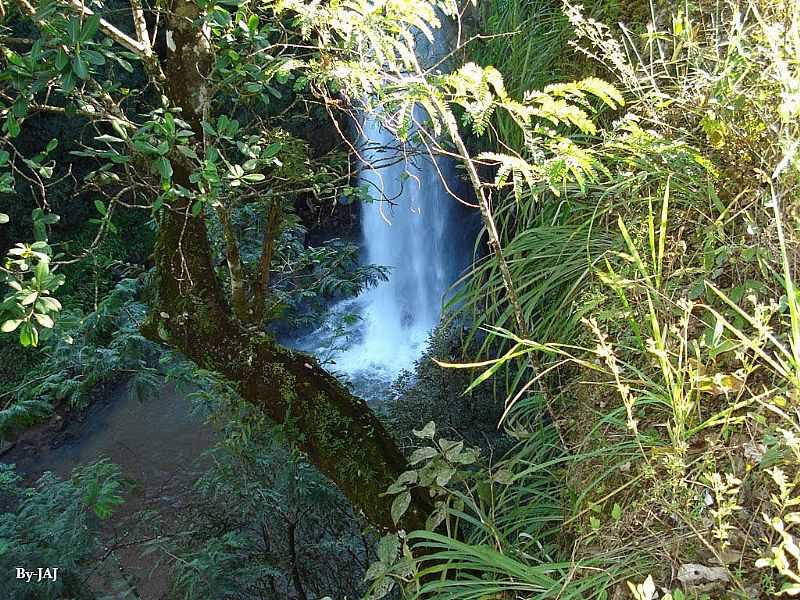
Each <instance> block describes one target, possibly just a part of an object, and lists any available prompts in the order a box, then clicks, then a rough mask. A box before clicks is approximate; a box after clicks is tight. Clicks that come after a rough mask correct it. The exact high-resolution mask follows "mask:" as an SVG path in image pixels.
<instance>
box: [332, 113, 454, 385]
mask: <svg viewBox="0 0 800 600" xmlns="http://www.w3.org/2000/svg"><path fill="white" fill-rule="evenodd" d="M363 137H364V139H363V140H362V144H361V147H362V153H361V154H362V158H363V159H364V160H365V162H366V165H365V166H364V168H363V169H362V171H361V175H360V183H361V184H362V185H364V184H366V185H367V189H368V191H369V194H370V196H371V197H372V198H374V199H375V201H374V202H371V203H366V204H364V205H363V206H362V211H361V231H362V235H363V240H364V262H366V263H369V264H374V265H382V266H385V267H389V269H390V272H389V280H388V281H387V282H385V283H381V284H379V285H378V286H377V287H375V288H373V289H371V290H369V291H367V292H366V293H364V294H363V295H362V296H361V298H360V301H361V305H362V307H361V318H362V329H361V336H360V339H359V340H358V341H357V342H356V343H355V344H354V345H352V346H351V347H350V348H348V349H347V350H345V351H344V352H342V353H341V354H340V356H339V357H338V359H337V361H336V362H337V365H338V368H339V369H340V370H342V371H344V372H346V373H349V374H353V375H355V374H358V373H363V372H364V371H370V372H373V375H381V376H382V377H381V378H383V379H386V378H387V377H390V376H393V375H396V374H397V373H399V372H400V371H401V370H402V369H410V368H411V367H413V364H414V361H415V360H416V359H417V358H418V357H419V355H420V354H421V352H422V350H423V344H424V343H425V341H426V339H427V337H428V335H429V334H430V332H431V330H432V329H433V328H434V327H435V326H436V324H437V323H438V321H439V316H440V310H441V305H442V299H443V298H444V295H445V293H446V292H447V288H448V287H449V286H450V285H451V284H452V283H453V281H455V279H456V276H457V264H458V262H459V260H458V257H457V256H454V254H456V246H457V245H458V244H457V243H456V240H457V239H458V236H457V235H454V233H453V232H454V229H455V227H457V222H456V221H457V218H456V209H457V204H456V202H457V201H456V199H455V198H453V196H452V195H451V194H449V193H448V191H447V189H446V188H445V183H444V182H443V181H442V178H444V180H445V181H447V180H449V186H450V189H451V190H452V189H453V187H452V186H453V185H454V183H455V176H454V175H455V174H454V172H453V165H452V162H451V161H450V160H446V159H438V160H437V161H436V163H434V161H433V160H432V159H431V158H430V157H429V156H425V155H424V153H423V154H422V155H419V154H418V155H417V156H415V157H414V158H413V159H406V158H405V157H404V155H403V153H402V149H401V148H400V147H399V145H398V143H397V141H396V140H395V139H394V137H393V135H392V133H391V132H389V131H387V130H386V129H384V128H383V127H381V126H380V124H378V123H376V122H375V121H372V120H367V121H366V123H364V126H363ZM373 166H375V168H373Z"/></svg>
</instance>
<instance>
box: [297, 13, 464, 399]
mask: <svg viewBox="0 0 800 600" xmlns="http://www.w3.org/2000/svg"><path fill="white" fill-rule="evenodd" d="M435 37H436V39H435V41H434V43H433V44H428V43H427V42H423V43H422V44H420V46H418V48H417V53H418V56H420V57H423V58H424V62H429V63H430V64H433V62H435V61H436V60H437V59H438V57H441V56H444V53H445V52H446V49H447V46H448V42H447V40H446V38H447V34H446V32H443V30H442V29H440V30H438V32H437V34H436V36H435ZM415 117H416V120H417V122H420V121H422V120H424V117H425V115H424V112H423V111H422V110H421V109H418V110H417V111H415ZM357 137H358V139H357V140H355V141H356V145H357V146H358V148H359V154H360V155H361V158H362V160H363V163H364V164H363V165H361V171H360V175H359V184H360V185H361V186H366V188H367V191H368V193H369V196H370V197H371V198H373V199H374V201H373V202H367V203H364V204H363V205H362V207H361V233H362V238H363V256H362V262H364V263H366V264H373V265H379V266H384V267H388V268H389V270H390V271H389V279H388V281H386V282H383V283H380V284H378V285H377V286H376V287H374V288H371V289H369V290H367V291H366V292H364V293H363V294H362V295H361V296H359V297H358V298H356V299H354V300H346V301H343V302H340V303H339V304H337V305H336V306H334V307H333V308H332V310H331V313H330V316H329V319H328V322H327V323H326V324H325V325H323V326H322V327H321V328H320V329H318V330H317V331H315V332H313V333H312V334H311V335H310V336H308V337H306V339H305V340H303V341H301V343H299V344H298V345H299V346H300V347H301V348H302V349H305V350H310V351H312V352H315V353H316V354H318V355H321V356H323V357H325V358H328V357H332V358H333V360H334V364H333V366H332V368H333V370H334V371H336V372H339V373H341V374H344V375H346V376H348V377H349V378H350V380H351V381H352V383H353V386H354V388H355V390H356V392H358V393H360V394H361V395H363V396H364V397H366V398H370V399H375V398H378V397H380V396H382V395H383V394H385V391H386V387H387V383H389V382H391V381H392V380H394V379H395V377H396V376H397V375H398V374H399V373H400V372H401V371H402V370H404V369H408V370H411V369H413V366H414V362H415V361H416V360H417V359H418V358H419V357H420V355H421V354H422V352H423V350H424V345H425V342H426V340H427V339H428V336H429V335H430V333H431V331H432V330H433V328H434V327H435V326H436V324H437V323H438V321H439V317H440V312H441V306H442V301H443V298H444V296H445V294H446V293H447V290H448V288H449V286H450V285H451V284H452V283H453V282H454V281H455V280H456V278H457V277H458V274H459V270H460V269H461V268H463V267H464V266H465V264H466V260H465V256H466V252H465V250H466V248H465V244H464V242H465V240H467V239H468V238H469V234H470V233H473V232H472V230H471V227H469V225H468V222H466V221H465V219H464V218H463V217H462V216H461V213H462V211H461V210H460V207H459V205H458V201H457V199H456V198H455V197H454V194H455V195H457V194H458V192H459V188H458V180H457V178H456V176H455V165H454V162H453V161H452V160H451V159H449V158H436V159H435V160H434V159H432V158H431V157H430V156H429V155H428V153H427V152H426V150H425V148H424V147H416V148H414V147H405V148H404V147H403V146H402V144H401V143H400V142H398V140H397V138H396V137H395V135H394V134H393V133H392V132H391V131H389V130H387V129H385V128H384V127H383V126H382V125H381V124H380V123H379V122H378V121H377V120H374V119H372V118H369V117H366V118H365V119H364V122H363V123H361V127H360V128H358V136H357ZM448 190H449V191H448ZM450 192H453V193H452V194H451V193H450ZM347 313H356V314H357V315H358V316H359V317H360V320H359V323H358V325H357V326H356V327H355V328H354V330H352V331H351V332H350V335H349V336H347V338H346V339H345V340H344V341H343V340H342V339H341V338H335V334H334V333H333V332H335V330H336V324H337V323H338V322H339V321H341V318H342V315H344V314H347ZM334 340H335V341H334ZM332 345H334V346H337V349H336V351H335V352H333V353H330V351H329V348H330V347H331V346H332Z"/></svg>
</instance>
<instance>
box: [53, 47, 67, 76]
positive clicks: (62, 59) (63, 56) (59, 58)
mask: <svg viewBox="0 0 800 600" xmlns="http://www.w3.org/2000/svg"><path fill="white" fill-rule="evenodd" d="M68 64H69V56H68V55H67V53H66V52H64V51H63V50H61V49H59V50H58V53H57V54H56V60H55V65H56V69H58V70H59V71H63V70H64V67H66V66H67V65H68Z"/></svg>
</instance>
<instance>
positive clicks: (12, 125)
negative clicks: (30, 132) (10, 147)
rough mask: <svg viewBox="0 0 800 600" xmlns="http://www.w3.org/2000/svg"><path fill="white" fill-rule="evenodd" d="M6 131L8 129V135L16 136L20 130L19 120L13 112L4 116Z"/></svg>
mask: <svg viewBox="0 0 800 600" xmlns="http://www.w3.org/2000/svg"><path fill="white" fill-rule="evenodd" d="M6 131H8V136H9V137H12V138H14V137H17V136H18V135H19V132H20V127H19V121H17V118H16V117H15V116H14V113H11V112H10V113H8V117H6Z"/></svg>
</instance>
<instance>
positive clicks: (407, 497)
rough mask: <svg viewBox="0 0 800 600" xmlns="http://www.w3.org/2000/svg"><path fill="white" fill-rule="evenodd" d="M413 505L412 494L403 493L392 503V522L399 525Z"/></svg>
mask: <svg viewBox="0 0 800 600" xmlns="http://www.w3.org/2000/svg"><path fill="white" fill-rule="evenodd" d="M410 504H411V492H408V491H406V492H403V493H402V494H400V495H399V496H397V497H396V498H395V499H394V502H392V521H394V524H395V525H397V524H398V523H399V522H400V519H401V518H402V517H403V515H404V514H405V513H406V511H407V510H408V507H409V505H410Z"/></svg>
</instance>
